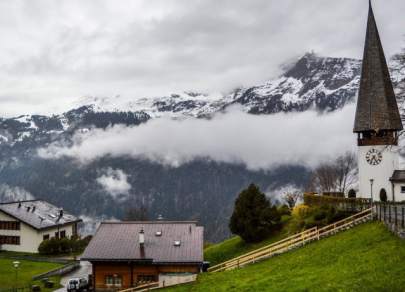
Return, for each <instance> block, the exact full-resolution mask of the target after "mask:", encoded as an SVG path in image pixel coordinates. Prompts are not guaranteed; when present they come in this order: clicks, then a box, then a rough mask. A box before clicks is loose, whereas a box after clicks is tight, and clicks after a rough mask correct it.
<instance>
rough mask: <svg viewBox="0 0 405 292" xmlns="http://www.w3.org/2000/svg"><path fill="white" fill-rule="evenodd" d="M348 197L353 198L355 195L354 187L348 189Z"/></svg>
mask: <svg viewBox="0 0 405 292" xmlns="http://www.w3.org/2000/svg"><path fill="white" fill-rule="evenodd" d="M347 197H348V198H355V197H356V191H355V190H354V189H350V190H349V193H348V194H347Z"/></svg>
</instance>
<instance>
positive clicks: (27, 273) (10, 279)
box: [0, 258, 62, 291]
mask: <svg viewBox="0 0 405 292" xmlns="http://www.w3.org/2000/svg"><path fill="white" fill-rule="evenodd" d="M15 261H16V260H14V259H4V258H0V290H1V289H3V288H9V287H12V286H14V285H15V267H14V264H13V262H15ZM18 262H20V264H19V266H18V271H17V272H18V273H17V280H18V287H27V286H29V285H40V286H41V290H42V291H53V290H55V289H57V288H61V287H62V285H60V277H51V278H48V279H49V280H50V281H54V283H55V284H54V288H53V289H45V288H44V284H43V283H42V281H41V280H38V281H32V278H33V277H35V276H38V275H40V274H42V273H45V272H48V271H51V270H53V269H56V268H59V267H61V266H62V264H57V263H47V262H34V261H23V260H18Z"/></svg>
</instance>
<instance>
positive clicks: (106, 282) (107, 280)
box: [105, 275, 113, 285]
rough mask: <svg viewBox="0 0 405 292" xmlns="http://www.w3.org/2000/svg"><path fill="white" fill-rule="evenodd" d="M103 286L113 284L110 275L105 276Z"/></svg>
mask: <svg viewBox="0 0 405 292" xmlns="http://www.w3.org/2000/svg"><path fill="white" fill-rule="evenodd" d="M105 284H106V285H112V284H113V276H111V275H107V276H105Z"/></svg>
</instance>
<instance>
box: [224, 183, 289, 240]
mask: <svg viewBox="0 0 405 292" xmlns="http://www.w3.org/2000/svg"><path fill="white" fill-rule="evenodd" d="M280 217H281V216H280V214H279V213H278V212H277V209H276V206H272V205H271V203H270V201H269V200H268V199H267V198H266V195H265V194H264V193H261V192H260V189H259V188H258V187H257V186H256V185H254V184H253V183H252V184H250V186H249V187H248V188H247V189H245V190H243V191H242V192H241V193H240V194H239V195H238V197H237V198H236V200H235V208H234V210H233V213H232V215H231V220H230V222H229V228H230V230H231V232H232V233H233V234H237V235H239V236H240V237H241V238H242V239H243V240H244V241H246V242H259V241H261V240H262V239H264V238H265V237H266V236H268V235H269V234H270V233H271V231H272V230H273V229H274V226H275V225H276V223H277V222H279V221H280Z"/></svg>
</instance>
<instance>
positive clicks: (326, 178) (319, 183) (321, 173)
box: [308, 162, 337, 193]
mask: <svg viewBox="0 0 405 292" xmlns="http://www.w3.org/2000/svg"><path fill="white" fill-rule="evenodd" d="M336 179H337V175H336V171H335V167H334V165H333V164H332V163H329V162H324V163H321V164H320V165H319V166H318V167H317V168H315V170H314V173H313V174H312V177H311V179H310V182H309V186H308V190H310V191H315V192H318V193H322V192H330V191H333V190H335V187H336Z"/></svg>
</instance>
